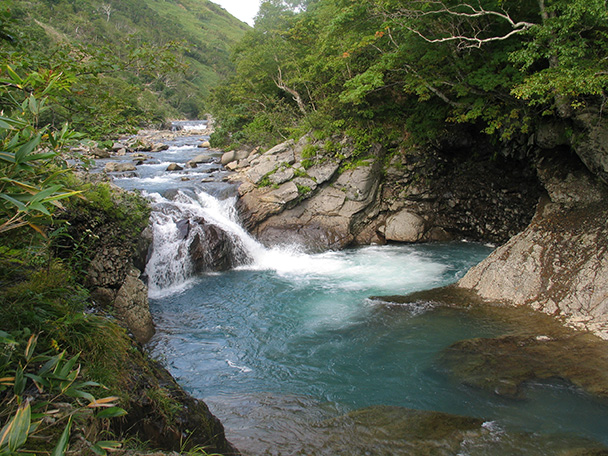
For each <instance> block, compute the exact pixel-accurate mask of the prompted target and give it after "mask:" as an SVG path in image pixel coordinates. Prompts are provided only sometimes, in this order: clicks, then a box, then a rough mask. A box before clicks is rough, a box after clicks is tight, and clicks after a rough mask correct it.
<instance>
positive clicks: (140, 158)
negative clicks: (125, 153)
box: [131, 152, 152, 161]
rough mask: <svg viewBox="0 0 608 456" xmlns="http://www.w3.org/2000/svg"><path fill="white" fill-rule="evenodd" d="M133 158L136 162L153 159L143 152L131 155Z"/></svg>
mask: <svg viewBox="0 0 608 456" xmlns="http://www.w3.org/2000/svg"><path fill="white" fill-rule="evenodd" d="M131 158H132V159H133V160H135V161H145V160H149V159H151V158H152V156H151V155H148V154H144V153H141V152H137V153H134V154H131Z"/></svg>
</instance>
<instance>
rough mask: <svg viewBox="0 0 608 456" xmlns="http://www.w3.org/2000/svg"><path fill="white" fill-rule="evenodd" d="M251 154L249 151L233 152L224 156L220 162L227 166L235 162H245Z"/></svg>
mask: <svg viewBox="0 0 608 456" xmlns="http://www.w3.org/2000/svg"><path fill="white" fill-rule="evenodd" d="M249 154H250V152H249V151H247V150H238V151H236V150H231V151H230V152H226V153H224V154H223V155H222V158H221V159H220V162H221V163H222V165H227V164H228V163H231V162H233V161H238V160H244V159H246V158H248V157H249Z"/></svg>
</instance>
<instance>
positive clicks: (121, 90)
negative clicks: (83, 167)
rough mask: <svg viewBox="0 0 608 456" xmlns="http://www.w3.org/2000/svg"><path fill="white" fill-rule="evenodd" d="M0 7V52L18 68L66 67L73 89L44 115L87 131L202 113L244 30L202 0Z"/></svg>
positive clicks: (55, 1)
mask: <svg viewBox="0 0 608 456" xmlns="http://www.w3.org/2000/svg"><path fill="white" fill-rule="evenodd" d="M0 14H2V19H1V22H0V30H2V31H4V32H5V33H7V34H8V35H9V36H10V37H11V38H12V41H11V40H4V41H2V42H0V61H1V62H2V63H7V64H8V65H10V66H11V67H12V68H13V69H15V70H16V72H17V73H18V74H19V75H21V76H23V75H24V74H29V73H30V72H31V71H39V69H40V68H47V69H48V68H50V69H58V70H59V71H61V72H62V73H65V74H67V73H71V74H72V76H73V78H74V80H73V81H71V82H70V86H71V91H72V95H73V96H72V97H71V98H70V99H69V100H67V101H66V100H62V101H61V102H60V103H58V104H59V105H60V108H58V109H55V110H54V112H53V116H52V119H48V120H49V121H51V122H55V123H57V122H62V121H69V122H70V123H71V124H72V125H74V126H75V127H77V128H78V129H80V130H84V131H86V132H87V133H90V134H92V135H93V136H102V135H103V132H105V131H108V130H111V129H116V126H117V125H124V124H125V120H126V123H127V124H133V123H137V124H139V125H142V124H145V123H150V122H152V123H159V122H162V121H163V120H164V119H165V118H167V117H189V118H194V117H197V116H198V115H200V114H202V113H204V112H205V110H206V107H205V99H206V97H207V96H208V94H209V91H210V89H211V88H212V87H214V86H215V85H217V84H218V82H219V81H221V80H222V79H223V78H225V77H226V76H228V75H230V74H231V73H232V72H233V66H232V63H231V60H230V49H231V48H232V47H233V45H234V44H235V43H236V42H238V41H239V40H240V39H241V38H242V36H243V35H244V34H245V32H246V31H247V30H248V29H249V26H248V25H246V24H244V23H242V22H240V21H239V20H238V19H236V18H234V17H233V16H231V15H230V14H229V13H227V12H226V11H225V10H224V9H222V8H221V7H219V6H218V5H216V4H214V3H211V2H210V1H208V0H181V1H179V0H120V1H119V0H106V1H95V0H30V1H26V0H3V2H2V5H0ZM0 75H3V73H0ZM76 94H77V95H78V96H76ZM96 105H98V106H96ZM117 112H122V115H120V116H118V117H117V116H116V113H117ZM99 113H101V115H102V116H105V119H103V118H100V117H99ZM45 120H47V119H45Z"/></svg>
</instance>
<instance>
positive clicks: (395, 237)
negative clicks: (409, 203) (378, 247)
mask: <svg viewBox="0 0 608 456" xmlns="http://www.w3.org/2000/svg"><path fill="white" fill-rule="evenodd" d="M424 233H425V221H424V219H423V218H422V217H420V216H419V215H417V214H415V213H413V212H410V211H408V210H402V211H401V212H398V213H397V214H395V215H392V216H390V217H389V218H388V219H387V221H386V226H385V228H384V237H385V238H386V240H387V241H397V242H417V241H419V240H421V239H422V238H423V236H424Z"/></svg>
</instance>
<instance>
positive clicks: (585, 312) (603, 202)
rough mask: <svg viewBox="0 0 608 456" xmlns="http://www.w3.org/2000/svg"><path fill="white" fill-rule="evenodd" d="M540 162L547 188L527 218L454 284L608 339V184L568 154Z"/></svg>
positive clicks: (542, 177) (487, 297)
mask: <svg viewBox="0 0 608 456" xmlns="http://www.w3.org/2000/svg"><path fill="white" fill-rule="evenodd" d="M539 166H540V167H539V175H540V176H541V179H542V180H543V183H544V185H545V188H546V189H547V191H548V195H547V197H546V198H545V199H544V200H543V202H542V204H540V205H539V208H538V211H537V214H536V216H535V218H534V220H533V222H532V223H531V224H530V226H529V227H528V228H527V229H526V230H525V231H524V232H522V233H521V234H519V235H517V236H515V237H514V238H513V239H511V240H510V241H509V242H508V243H507V244H505V245H503V246H501V247H500V248H498V249H497V250H496V251H495V252H494V253H492V255H490V257H488V258H487V259H486V260H485V261H483V262H482V263H481V264H479V265H478V266H476V267H474V268H472V269H471V270H470V271H469V272H468V273H467V275H466V276H465V277H464V278H463V279H462V280H461V281H460V282H459V284H458V285H459V286H460V287H463V288H467V289H471V290H474V291H475V292H476V293H478V294H479V296H480V297H482V298H483V299H485V300H488V301H499V302H505V303H508V304H511V305H528V306H530V307H532V308H533V309H536V310H540V311H542V312H545V313H548V314H551V315H555V316H560V317H563V318H564V319H565V321H566V323H567V324H569V325H570V326H573V327H576V328H582V329H588V330H590V331H593V332H594V333H596V334H598V335H600V336H601V337H603V338H605V339H608V225H607V223H606V221H607V220H608V190H607V188H606V186H605V185H604V184H602V183H601V182H600V181H598V180H597V179H595V178H594V177H593V176H591V175H590V174H589V173H588V171H587V170H586V169H585V168H584V167H582V166H581V164H580V163H577V161H576V160H574V159H571V160H570V161H568V162H559V163H558V162H555V160H546V161H545V162H544V163H541V165H539Z"/></svg>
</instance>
